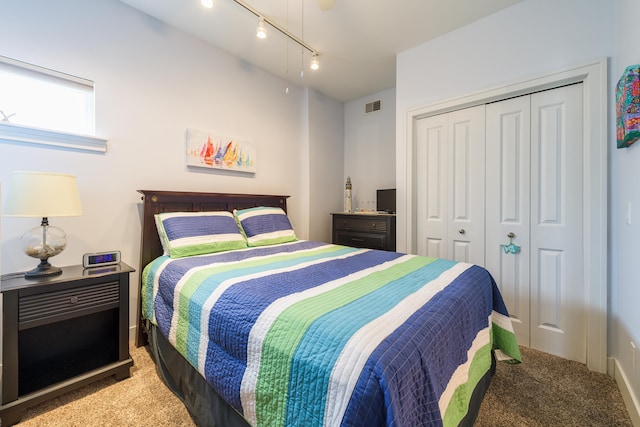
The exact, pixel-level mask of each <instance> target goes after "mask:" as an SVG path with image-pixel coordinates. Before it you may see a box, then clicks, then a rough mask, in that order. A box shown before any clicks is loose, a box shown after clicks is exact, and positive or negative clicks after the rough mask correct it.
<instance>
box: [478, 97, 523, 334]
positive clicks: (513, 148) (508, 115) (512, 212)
mask: <svg viewBox="0 0 640 427" xmlns="http://www.w3.org/2000/svg"><path fill="white" fill-rule="evenodd" d="M530 117H531V108H530V97H529V96H522V97H519V98H513V99H509V100H506V101H502V102H496V103H493V104H488V105H487V188H486V195H487V203H486V221H487V223H486V236H485V241H486V267H487V269H488V270H489V271H490V272H491V274H492V275H493V277H494V279H495V280H496V283H497V284H498V286H499V288H500V292H501V293H502V296H503V298H504V302H505V304H506V306H507V309H508V310H509V314H510V315H511V318H512V324H513V328H514V330H515V333H516V336H517V337H518V342H519V343H520V344H521V345H525V346H527V347H528V346H529V328H530V323H529V306H530V298H529V286H530V281H529V276H530V272H529V265H530V263H529V258H530V254H531V245H530V240H529V226H530V214H529V212H530V206H531V204H530V184H531V180H530V175H531V172H530V164H531V157H530V145H531V120H530ZM510 236H513V237H510ZM510 242H512V243H513V244H514V245H516V246H519V247H520V251H519V252H518V253H512V252H511V251H506V252H505V250H504V248H503V246H502V245H508V244H509V243H510Z"/></svg>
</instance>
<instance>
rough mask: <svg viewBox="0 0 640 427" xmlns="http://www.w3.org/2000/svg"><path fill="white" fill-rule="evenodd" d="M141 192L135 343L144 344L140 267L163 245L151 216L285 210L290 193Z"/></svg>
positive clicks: (150, 259)
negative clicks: (278, 194)
mask: <svg viewBox="0 0 640 427" xmlns="http://www.w3.org/2000/svg"><path fill="white" fill-rule="evenodd" d="M138 192H139V193H142V200H143V207H142V240H141V244H140V269H139V270H138V271H140V272H141V273H140V283H139V287H138V298H139V303H138V319H139V323H138V334H137V338H136V346H138V347H140V346H142V345H145V344H146V343H147V330H146V327H145V325H144V323H143V320H142V306H141V304H142V298H140V289H141V286H142V270H143V269H144V267H145V266H146V265H147V264H149V263H150V262H151V261H153V260H154V259H156V258H157V257H159V256H160V255H162V244H161V243H160V238H159V237H158V231H157V229H156V223H155V218H154V215H155V214H158V213H162V212H210V211H228V212H233V210H234V209H246V208H253V207H256V206H273V207H280V208H282V209H283V210H284V211H285V212H286V211H287V198H288V197H289V196H269V195H256V194H230V193H197V192H187V191H150V190H138Z"/></svg>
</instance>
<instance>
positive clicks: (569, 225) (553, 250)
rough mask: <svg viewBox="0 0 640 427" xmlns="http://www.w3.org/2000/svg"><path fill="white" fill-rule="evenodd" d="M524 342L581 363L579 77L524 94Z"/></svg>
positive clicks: (584, 330)
mask: <svg viewBox="0 0 640 427" xmlns="http://www.w3.org/2000/svg"><path fill="white" fill-rule="evenodd" d="M531 112H532V115H531V208H532V209H531V347H532V348H535V349H538V350H542V351H545V352H547V353H552V354H556V355H559V356H562V357H564V358H567V359H571V360H576V361H578V362H582V363H586V347H587V344H586V343H587V328H586V304H587V300H586V292H585V287H584V265H583V264H584V263H583V248H584V241H583V233H582V229H583V200H582V199H583V197H582V194H583V175H584V173H585V172H586V171H584V170H583V152H582V138H583V127H582V85H581V84H577V85H572V86H565V87H562V88H558V89H554V90H550V91H545V92H540V93H536V94H534V95H531Z"/></svg>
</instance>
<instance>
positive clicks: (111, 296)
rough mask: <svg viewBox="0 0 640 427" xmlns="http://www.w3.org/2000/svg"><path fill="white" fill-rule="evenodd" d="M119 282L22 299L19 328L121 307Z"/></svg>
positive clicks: (19, 309) (20, 300) (22, 297)
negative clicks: (119, 305)
mask: <svg viewBox="0 0 640 427" xmlns="http://www.w3.org/2000/svg"><path fill="white" fill-rule="evenodd" d="M119 299H120V285H119V283H118V282H107V283H98V284H94V285H87V286H82V287H76V288H73V289H65V290H60V291H54V292H45V293H41V294H35V295H26V296H21V297H19V298H18V327H19V329H26V328H30V327H35V326H38V325H40V324H43V323H50V322H55V321H59V320H64V319H70V318H73V317H77V316H83V315H86V314H87V313H92V312H98V311H102V310H108V309H111V308H116V307H118V304H119Z"/></svg>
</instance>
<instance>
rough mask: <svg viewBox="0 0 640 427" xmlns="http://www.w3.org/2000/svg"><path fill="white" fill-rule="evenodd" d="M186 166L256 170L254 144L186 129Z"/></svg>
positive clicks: (241, 170)
mask: <svg viewBox="0 0 640 427" xmlns="http://www.w3.org/2000/svg"><path fill="white" fill-rule="evenodd" d="M186 139H187V166H196V167H202V168H211V169H226V170H233V171H238V172H248V173H255V172H256V146H255V144H254V143H253V142H251V141H246V140H240V139H238V138H235V137H230V136H224V135H219V134H216V133H213V132H208V131H202V130H197V129H187V136H186Z"/></svg>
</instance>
